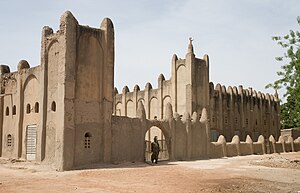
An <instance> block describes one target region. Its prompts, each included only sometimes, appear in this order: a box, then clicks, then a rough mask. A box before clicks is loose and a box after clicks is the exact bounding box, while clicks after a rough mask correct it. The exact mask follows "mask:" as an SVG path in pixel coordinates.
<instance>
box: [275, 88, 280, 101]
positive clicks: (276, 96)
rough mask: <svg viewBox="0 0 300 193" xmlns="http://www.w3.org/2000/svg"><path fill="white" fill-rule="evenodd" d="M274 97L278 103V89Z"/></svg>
mask: <svg viewBox="0 0 300 193" xmlns="http://www.w3.org/2000/svg"><path fill="white" fill-rule="evenodd" d="M274 96H275V99H276V101H278V100H279V96H278V92H277V89H275V94H274Z"/></svg>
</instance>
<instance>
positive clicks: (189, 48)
mask: <svg viewBox="0 0 300 193" xmlns="http://www.w3.org/2000/svg"><path fill="white" fill-rule="evenodd" d="M189 41H190V42H189V46H188V54H189V53H191V54H194V47H193V43H192V42H193V38H191V37H190V38H189Z"/></svg>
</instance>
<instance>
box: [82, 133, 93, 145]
mask: <svg viewBox="0 0 300 193" xmlns="http://www.w3.org/2000/svg"><path fill="white" fill-rule="evenodd" d="M91 137H92V135H91V134H90V133H89V132H87V133H85V135H84V148H86V149H88V148H91Z"/></svg>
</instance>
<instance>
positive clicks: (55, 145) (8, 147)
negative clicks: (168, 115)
mask: <svg viewBox="0 0 300 193" xmlns="http://www.w3.org/2000/svg"><path fill="white" fill-rule="evenodd" d="M0 69H1V97H0V107H1V116H0V117H1V119H0V123H1V124H0V131H1V132H0V133H1V134H0V135H1V141H0V142H1V146H0V150H1V154H0V155H1V156H3V157H8V158H15V159H18V158H21V159H26V129H27V127H28V126H30V125H36V126H37V133H36V136H37V137H36V140H37V142H36V158H35V160H36V161H40V162H43V163H45V164H49V165H52V166H53V167H54V168H56V169H58V170H66V169H70V168H73V167H74V166H76V165H82V164H87V163H91V162H103V161H105V162H110V161H111V115H112V104H113V85H114V29H113V24H112V22H111V21H110V20H109V19H108V18H106V19H104V20H103V21H102V23H101V26H100V28H99V29H96V28H90V27H86V26H80V25H79V24H78V22H77V20H76V19H75V18H74V16H73V15H72V13H71V12H68V11H67V12H66V13H64V14H63V15H62V17H61V19H60V28H59V30H58V31H57V32H56V33H54V32H53V29H51V28H50V27H48V26H46V27H44V28H43V32H42V45H41V65H40V66H37V67H35V68H30V66H29V64H28V63H27V62H26V61H23V60H22V61H20V63H19V65H18V71H17V72H13V73H10V71H9V67H8V66H4V65H1V68H0ZM6 109H7V110H6ZM12 111H14V113H13V114H12ZM6 114H7V115H6ZM86 136H88V137H86ZM87 138H89V139H88V140H89V143H92V144H93V145H89V146H88V147H87V146H86V145H85V144H86V143H85V142H86V140H87Z"/></svg>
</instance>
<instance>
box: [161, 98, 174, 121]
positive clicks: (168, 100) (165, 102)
mask: <svg viewBox="0 0 300 193" xmlns="http://www.w3.org/2000/svg"><path fill="white" fill-rule="evenodd" d="M168 103H170V104H172V101H171V97H170V96H169V95H167V96H165V97H164V99H163V116H162V117H163V118H166V117H165V115H166V106H167V104H168Z"/></svg>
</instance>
